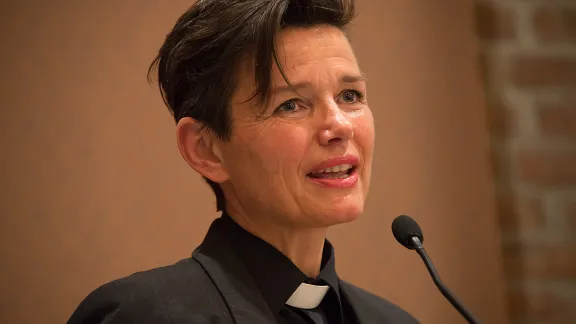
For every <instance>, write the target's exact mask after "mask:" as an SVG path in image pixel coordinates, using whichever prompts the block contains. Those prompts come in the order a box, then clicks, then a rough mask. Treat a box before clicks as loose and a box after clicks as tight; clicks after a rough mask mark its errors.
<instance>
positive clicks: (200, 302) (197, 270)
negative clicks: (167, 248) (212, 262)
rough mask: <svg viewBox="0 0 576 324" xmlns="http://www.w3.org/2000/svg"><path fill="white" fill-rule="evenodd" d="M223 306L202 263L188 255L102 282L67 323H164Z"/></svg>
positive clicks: (205, 312) (206, 313)
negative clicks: (184, 257) (170, 263)
mask: <svg viewBox="0 0 576 324" xmlns="http://www.w3.org/2000/svg"><path fill="white" fill-rule="evenodd" d="M220 307H223V308H225V304H224V303H223V301H221V299H220V297H219V294H218V291H217V290H216V287H215V286H214V285H213V284H212V282H211V280H210V278H209V277H208V275H207V274H206V272H205V271H204V270H203V268H202V267H201V266H200V264H198V262H197V261H196V260H194V259H192V258H189V259H184V260H181V261H179V262H177V263H175V264H172V265H168V266H164V267H158V268H154V269H150V270H145V271H140V272H136V273H134V274H131V275H129V276H126V277H124V278H120V279H116V280H114V281H111V282H108V283H106V284H103V285H102V286H100V287H98V288H97V289H95V290H94V291H92V292H91V293H90V294H89V295H88V296H87V297H86V298H85V299H84V300H83V301H82V302H81V303H80V305H79V306H78V307H77V308H76V310H75V311H74V313H73V314H72V316H71V317H70V319H69V321H68V324H80V323H83V324H84V323H95V324H96V323H111V324H112V323H126V322H129V323H132V322H134V323H136V322H137V323H164V322H165V321H166V320H170V319H171V318H178V317H185V318H190V316H192V317H194V316H210V314H211V312H210V309H212V310H213V311H214V313H219V312H221V308H220ZM196 312H197V313H198V314H195V313H196ZM184 313H185V314H184ZM114 320H117V321H114ZM200 322H201V321H200ZM171 323H178V322H177V321H176V322H174V321H173V322H171Z"/></svg>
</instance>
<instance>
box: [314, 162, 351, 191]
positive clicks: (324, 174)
mask: <svg viewBox="0 0 576 324" xmlns="http://www.w3.org/2000/svg"><path fill="white" fill-rule="evenodd" d="M308 178H309V179H310V180H312V181H313V182H314V183H316V184H319V185H322V186H323V187H331V188H351V187H354V186H355V185H356V183H357V182H358V170H357V167H356V166H353V165H351V164H341V165H337V166H334V167H331V168H326V169H321V170H316V171H313V172H310V173H308Z"/></svg>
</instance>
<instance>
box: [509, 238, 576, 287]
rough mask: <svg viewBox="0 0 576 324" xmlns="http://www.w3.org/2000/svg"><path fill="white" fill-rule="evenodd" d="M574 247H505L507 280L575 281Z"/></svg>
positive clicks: (560, 245) (575, 247) (575, 246)
mask: <svg viewBox="0 0 576 324" xmlns="http://www.w3.org/2000/svg"><path fill="white" fill-rule="evenodd" d="M575 255H576V245H563V244H558V245H551V246H517V245H513V246H505V247H504V266H505V270H506V274H507V276H508V278H509V279H522V280H576V258H575V257H574V256H575Z"/></svg>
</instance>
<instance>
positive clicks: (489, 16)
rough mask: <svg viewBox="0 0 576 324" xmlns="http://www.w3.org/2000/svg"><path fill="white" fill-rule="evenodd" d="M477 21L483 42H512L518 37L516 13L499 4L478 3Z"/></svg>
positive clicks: (479, 34) (476, 8) (477, 29)
mask: <svg viewBox="0 0 576 324" xmlns="http://www.w3.org/2000/svg"><path fill="white" fill-rule="evenodd" d="M475 20H476V21H475V22H476V34H477V35H478V37H479V38H480V39H481V40H510V39H513V38H514V37H515V36H516V28H515V21H516V16H515V15H514V12H513V11H511V10H510V9H508V8H504V7H502V6H500V5H499V4H498V3H493V2H476V3H475Z"/></svg>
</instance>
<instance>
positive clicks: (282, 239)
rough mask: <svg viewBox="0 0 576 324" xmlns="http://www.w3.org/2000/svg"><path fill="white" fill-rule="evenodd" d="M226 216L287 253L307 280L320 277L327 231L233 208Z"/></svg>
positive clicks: (283, 252)
mask: <svg viewBox="0 0 576 324" xmlns="http://www.w3.org/2000/svg"><path fill="white" fill-rule="evenodd" d="M227 213H228V215H230V217H232V219H233V220H234V221H235V222H236V223H238V225H240V226H241V227H243V228H244V229H245V230H247V231H248V232H250V233H252V234H253V235H255V236H257V237H259V238H260V239H262V240H264V241H266V242H267V243H269V244H270V245H272V246H273V247H275V248H276V249H277V250H278V251H280V252H281V253H282V254H284V255H285V256H286V257H287V258H289V259H290V260H291V261H292V263H294V264H295V265H296V266H297V267H298V269H300V271H302V272H303V273H304V274H306V275H307V276H308V277H311V278H316V277H318V274H319V273H320V266H321V263H322V251H323V249H324V241H325V238H326V232H327V229H326V228H295V227H289V226H284V225H279V224H278V223H277V222H274V220H273V219H271V218H252V217H248V216H247V215H246V213H244V212H243V211H240V210H238V209H234V208H229V209H228V210H227Z"/></svg>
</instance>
